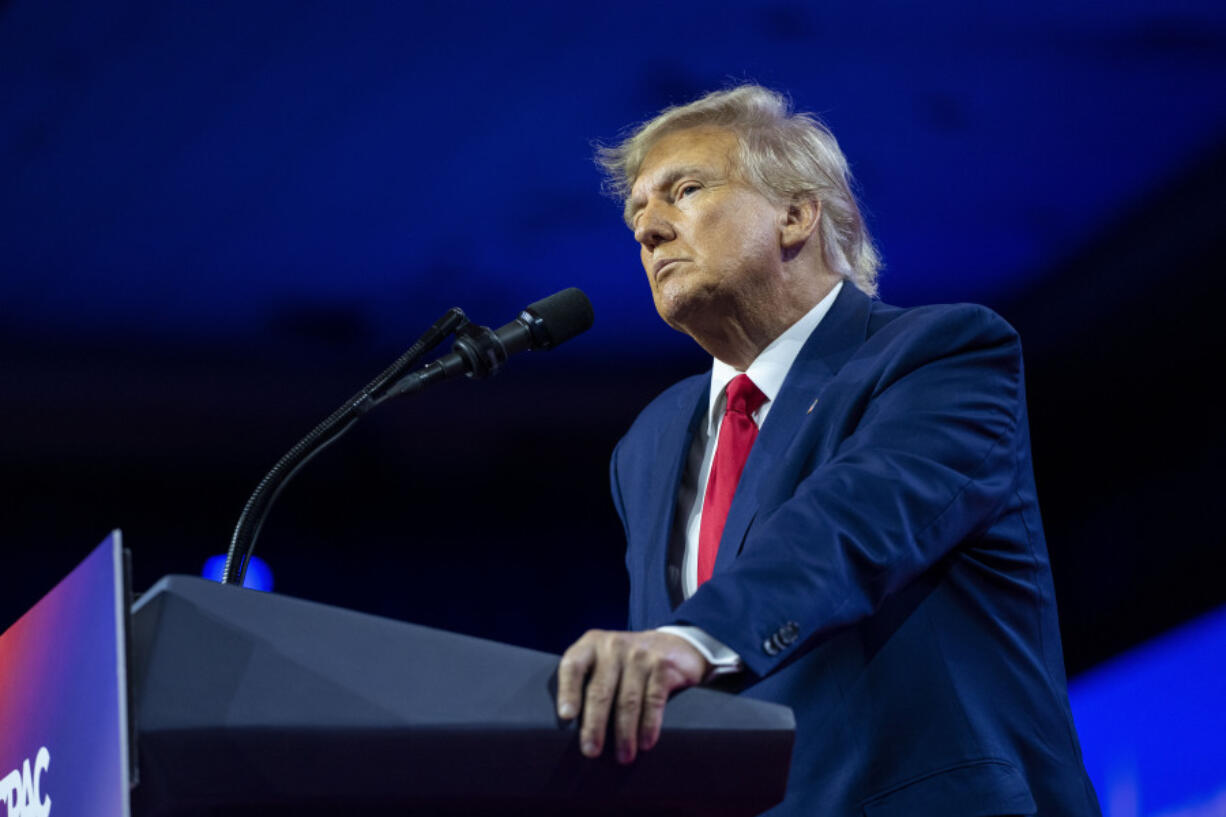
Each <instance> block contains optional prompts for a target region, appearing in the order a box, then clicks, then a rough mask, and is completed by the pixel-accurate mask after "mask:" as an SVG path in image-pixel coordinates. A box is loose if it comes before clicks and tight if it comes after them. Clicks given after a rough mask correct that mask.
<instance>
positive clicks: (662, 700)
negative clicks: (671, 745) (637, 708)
mask: <svg viewBox="0 0 1226 817" xmlns="http://www.w3.org/2000/svg"><path fill="white" fill-rule="evenodd" d="M671 677H672V673H671V672H669V671H661V669H660V668H657V669H656V671H655V672H653V673H651V675H649V676H648V678H647V687H646V690H645V691H644V693H643V714H642V717H641V718H640V719H639V748H640V749H642V750H643V751H644V752H646V751H647V750H648V749H650V748H652V747H653V746H655V745H656V741H658V740H659V739H660V727H661V725H662V724H663V723H664V705H665V704H667V703H668V696H669V694H670V693H671V692H672V690H673V686H672V685H671V684H670V683H669V681H670V680H671Z"/></svg>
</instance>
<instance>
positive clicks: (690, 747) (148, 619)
mask: <svg viewBox="0 0 1226 817" xmlns="http://www.w3.org/2000/svg"><path fill="white" fill-rule="evenodd" d="M133 641H134V644H133V650H134V662H133V663H134V671H133V684H134V685H135V690H136V696H135V697H136V715H137V728H138V733H139V736H138V745H137V753H138V762H139V769H140V783H139V785H138V786H137V788H136V789H135V791H134V792H133V806H134V813H136V814H138V815H181V814H226V815H234V814H256V813H258V814H279V813H284V814H289V813H293V814H311V813H319V814H323V813H328V814H337V813H341V814H347V813H358V812H360V813H363V814H374V813H380V814H382V813H387V814H457V815H458V814H466V815H468V814H500V815H505V814H519V813H523V814H533V815H542V814H626V813H634V814H661V815H663V814H670V815H677V814H694V815H699V814H701V815H703V817H711V815H748V814H754V813H757V812H758V811H761V810H763V809H765V808H768V807H770V806H771V805H773V804H775V803H777V802H778V801H779V800H780V799H782V797H783V790H784V787H785V784H786V781H787V770H788V763H789V759H790V756H791V747H792V734H793V726H794V725H793V720H792V714H791V711H790V710H788V709H786V708H785V707H781V706H776V705H774V704H768V703H763V702H760V701H754V700H750V699H743V698H736V697H733V696H729V695H726V694H723V693H719V692H713V691H711V690H704V689H692V690H687V691H685V692H683V693H681V694H679V695H677V696H676V697H675V698H674V699H673V701H672V702H670V704H669V708H668V710H667V711H666V715H665V720H664V733H663V735H662V737H661V740H660V743H659V745H658V746H657V747H656V748H654V749H652V750H651V751H650V752H647V753H645V754H643V755H641V756H640V758H639V759H638V760H637V761H636V762H635V763H634V764H632V765H631V766H628V767H622V766H619V765H617V764H616V763H615V762H613V761H612V760H611V759H610V758H602V759H600V760H598V761H589V760H587V759H585V758H583V757H582V756H581V755H580V754H579V750H578V739H577V729H576V728H575V726H574V725H573V724H561V723H560V722H559V721H558V720H557V719H556V717H555V716H554V696H553V692H554V689H555V680H554V672H555V670H556V668H557V657H556V656H553V655H549V654H547V653H541V652H536V651H533V650H526V649H521V648H518V647H511V646H508V645H505V644H498V643H495V642H491V641H485V640H482V639H477V638H471V637H467V636H461V635H455V634H452V633H446V632H442V631H439V630H432V629H429V628H426V627H419V626H415V625H412V624H405V623H403V622H398V621H391V620H388V619H383V618H378V617H376V616H369V615H364V614H361V613H355V612H352V611H348V610H341V609H337V608H334V607H328V606H326V605H322V604H315V603H312V602H306V601H301V600H298V599H291V598H287V597H284V596H278V595H274V594H270V593H259V592H255V591H250V590H243V589H240V588H237V587H233V586H230V585H220V584H216V583H214V582H209V581H205V580H203V579H196V578H190V577H183V576H174V577H167V578H164V579H162V580H161V581H160V582H159V583H158V584H157V585H156V586H155V587H154V588H153V589H152V590H150V591H149V592H148V593H147V594H146V595H145V596H144V598H142V599H141V601H140V602H139V603H138V604H137V605H136V608H135V611H134V617H133Z"/></svg>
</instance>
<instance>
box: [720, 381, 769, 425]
mask: <svg viewBox="0 0 1226 817" xmlns="http://www.w3.org/2000/svg"><path fill="white" fill-rule="evenodd" d="M725 393H726V394H727V396H728V405H727V407H726V408H725V409H724V411H725V413H728V412H734V413H737V414H744V415H745V416H746V417H752V416H753V413H754V412H755V411H757V410H758V409H760V408H762V404H763V403H765V402H766V395H765V394H763V393H762V390H761V389H759V388H758V387H757V386H756V385H754V382H753V381H752V380H750V379H749V375H747V374H738V375H737V376H736V377H734V378H732V380H731V381H730V382H729V383H728V388H727V390H726V392H725Z"/></svg>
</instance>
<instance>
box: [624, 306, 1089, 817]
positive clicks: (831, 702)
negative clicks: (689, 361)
mask: <svg viewBox="0 0 1226 817" xmlns="http://www.w3.org/2000/svg"><path fill="white" fill-rule="evenodd" d="M709 383H710V376H709V375H701V376H697V377H691V378H689V379H687V380H684V381H682V382H680V383H678V384H676V385H675V386H673V387H672V388H670V389H669V390H667V391H665V392H664V393H663V394H662V395H660V396H659V397H658V398H656V400H654V401H653V402H652V403H651V404H650V405H649V406H648V407H647V408H646V409H644V411H643V412H642V414H640V415H639V417H638V419H637V420H636V421H635V423H634V425H633V426H632V427H631V429H630V430H629V432H627V434H626V436H625V437H624V438H623V439H622V441H621V442H620V443H619V444H618V446H617V449H616V451H615V452H614V455H613V461H612V466H611V472H612V486H613V496H614V502H615V504H616V506H617V510H618V513H619V514H620V515H621V518H622V522H623V524H624V525H625V529H626V538H627V551H626V566H627V568H628V570H629V572H630V627H631V629H636V630H640V629H646V628H651V627H656V626H659V625H663V624H677V623H681V624H691V625H695V626H698V627H701V628H702V629H703V630H705V631H706V632H708V633H710V634H711V635H712V636H714V637H715V638H717V639H719V640H720V641H722V642H723V643H725V644H727V645H728V646H729V647H731V648H732V649H734V650H736V651H737V652H738V653H739V654H740V655H741V657H742V658H743V659H744V661H745V665H746V671H745V672H744V673H743V674H742V675H741V678H740V682H739V683H740V685H741V687H742V689H741V694H744V695H749V696H753V697H755V698H761V699H765V700H770V701H777V702H780V703H783V704H786V705H788V706H790V707H792V709H793V710H794V711H795V713H796V721H797V729H796V743H795V748H794V750H793V756H792V767H791V772H790V777H789V782H788V792H787V797H786V799H785V800H784V802H783V803H782V804H781V805H780V806H778V807H776V809H773V810H772V811H771V812H770V814H772V815H775V814H778V815H852V814H857V815H859V814H864V815H871V816H872V817H896V816H897V817H922V815H928V814H931V815H941V817H977V816H980V815H995V814H1035V813H1038V814H1042V815H1045V816H1046V815H1091V814H1098V813H1099V808H1098V803H1097V801H1096V799H1095V796H1094V792H1093V789H1092V787H1091V785H1090V783H1089V780H1088V778H1087V777H1086V773H1085V770H1084V767H1083V765H1082V761H1081V750H1080V746H1079V744H1078V741H1077V735H1076V733H1075V731H1074V728H1073V722H1072V717H1071V715H1070V712H1069V705H1068V695H1067V691H1066V682H1065V675H1064V664H1063V657H1062V654H1061V647H1060V634H1059V630H1058V628H1057V622H1056V603H1055V598H1054V596H1053V591H1052V582H1051V572H1050V570H1049V567H1048V557H1047V547H1046V544H1045V542H1044V539H1043V528H1042V524H1041V521H1040V518H1039V507H1038V503H1037V499H1036V496H1035V486H1034V477H1033V474H1032V469H1031V462H1030V441H1029V436H1028V429H1027V419H1026V401H1025V394H1024V391H1023V382H1022V357H1021V348H1020V345H1019V342H1018V338H1017V335H1016V333H1015V332H1014V331H1013V329H1012V328H1011V327H1010V326H1009V325H1008V324H1007V323H1005V322H1004V321H1003V320H1001V319H1000V318H999V317H998V316H997V315H995V314H994V313H992V312H991V311H989V310H987V309H984V308H982V307H977V306H970V305H957V306H931V307H920V308H915V309H897V308H894V307H890V306H886V305H884V304H882V303H880V302H877V301H873V300H871V299H869V298H868V297H866V296H865V295H863V294H862V293H860V292H858V291H857V290H855V289H854V288H853V287H852V286H851V285H850V284H848V285H845V286H844V287H843V290H842V292H840V293H839V296H838V298H837V299H836V301H835V303H834V305H833V307H832V308H831V310H830V312H829V313H828V314H827V315H826V317H825V319H824V320H823V321H822V322H821V323H820V324H819V325H818V327H817V329H816V330H815V331H814V333H813V335H812V336H811V337H810V339H809V340H808V342H807V343H806V344H805V346H804V348H803V349H802V351H801V352H800V355H799V356H798V358H797V360H796V362H795V363H794V364H793V366H792V369H791V371H790V372H789V373H788V376H787V379H786V380H785V382H784V384H783V388H782V390H781V391H780V392H779V394H778V396H777V398H776V400H775V403H774V404H773V405H772V406H771V410H770V413H769V415H768V416H767V419H766V421H765V422H764V423H763V426H762V428H761V430H760V433H759V435H758V438H757V441H756V443H755V444H754V447H753V450H752V451H751V453H750V456H749V460H748V461H747V463H746V465H745V471H744V474H743V475H742V477H741V482H740V484H739V485H738V487H737V491H736V496H735V499H734V500H733V504H732V508H731V510H730V512H729V515H728V521H727V524H726V526H725V528H724V534H723V539H722V540H721V542H720V548H719V555H718V558H717V561H716V564H715V572H714V575H713V576H712V578H711V579H710V581H708V582H706V583H705V584H704V585H703V586H702V587H700V588H699V590H698V592H697V593H695V594H694V595H693V596H692V597H691V598H690V599H688V600H686V601H684V602H683V603H680V604H675V600H676V598H677V596H676V588H675V587H671V588H670V569H669V567H670V565H669V540H670V534H671V532H672V530H673V525H674V516H675V506H676V495H677V488H678V484H679V480H680V478H681V472H682V469H683V468H684V464H685V460H686V455H687V452H688V451H689V448H690V443H691V440H692V439H693V434H694V431H695V428H696V427H697V424H698V423H699V422H700V421H702V420H703V419H704V417H705V412H706V404H707V392H708V389H709ZM677 575H678V573H677V571H676V570H675V566H674V569H673V570H672V571H671V577H672V581H673V582H674V583H675V581H676V577H677Z"/></svg>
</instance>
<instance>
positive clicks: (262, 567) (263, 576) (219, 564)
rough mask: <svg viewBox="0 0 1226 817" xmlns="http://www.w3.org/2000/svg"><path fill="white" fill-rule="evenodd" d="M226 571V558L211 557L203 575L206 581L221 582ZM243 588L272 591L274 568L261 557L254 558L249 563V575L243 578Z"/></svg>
mask: <svg viewBox="0 0 1226 817" xmlns="http://www.w3.org/2000/svg"><path fill="white" fill-rule="evenodd" d="M225 569H226V557H225V556H210V557H209V558H208V560H207V561H206V562H205V563H204V572H203V573H202V574H201V575H203V576H204V577H205V578H206V579H211V580H212V581H215V582H219V581H221V575H222V573H224V572H225ZM243 587H249V588H251V589H252V590H264V591H271V590H272V568H270V567H269V566H268V563H267V562H265V561H264V560H263V559H261V558H260V557H259V556H252V557H251V561H250V562H248V564H247V575H246V576H244V577H243Z"/></svg>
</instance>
